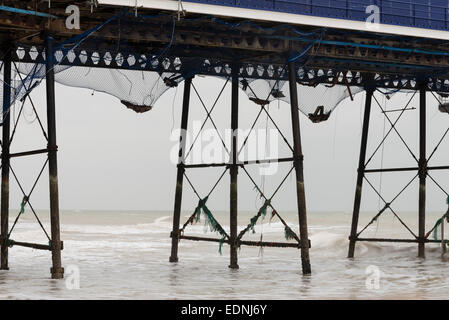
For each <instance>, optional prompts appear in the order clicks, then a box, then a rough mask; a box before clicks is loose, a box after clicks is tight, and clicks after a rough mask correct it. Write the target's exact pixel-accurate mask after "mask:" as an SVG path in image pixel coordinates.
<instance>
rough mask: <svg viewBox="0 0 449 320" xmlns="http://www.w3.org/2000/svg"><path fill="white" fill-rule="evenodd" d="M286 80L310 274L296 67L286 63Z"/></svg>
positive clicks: (304, 255)
mask: <svg viewBox="0 0 449 320" xmlns="http://www.w3.org/2000/svg"><path fill="white" fill-rule="evenodd" d="M288 78H289V84H290V106H291V113H292V129H293V130H292V131H293V158H294V165H295V171H296V199H297V203H298V215H299V237H300V240H301V262H302V273H303V274H311V273H312V268H311V266H310V257H309V234H308V230H307V210H306V195H305V189H304V155H303V153H302V145H301V130H300V124H299V111H298V88H297V87H296V66H295V63H294V62H289V63H288Z"/></svg>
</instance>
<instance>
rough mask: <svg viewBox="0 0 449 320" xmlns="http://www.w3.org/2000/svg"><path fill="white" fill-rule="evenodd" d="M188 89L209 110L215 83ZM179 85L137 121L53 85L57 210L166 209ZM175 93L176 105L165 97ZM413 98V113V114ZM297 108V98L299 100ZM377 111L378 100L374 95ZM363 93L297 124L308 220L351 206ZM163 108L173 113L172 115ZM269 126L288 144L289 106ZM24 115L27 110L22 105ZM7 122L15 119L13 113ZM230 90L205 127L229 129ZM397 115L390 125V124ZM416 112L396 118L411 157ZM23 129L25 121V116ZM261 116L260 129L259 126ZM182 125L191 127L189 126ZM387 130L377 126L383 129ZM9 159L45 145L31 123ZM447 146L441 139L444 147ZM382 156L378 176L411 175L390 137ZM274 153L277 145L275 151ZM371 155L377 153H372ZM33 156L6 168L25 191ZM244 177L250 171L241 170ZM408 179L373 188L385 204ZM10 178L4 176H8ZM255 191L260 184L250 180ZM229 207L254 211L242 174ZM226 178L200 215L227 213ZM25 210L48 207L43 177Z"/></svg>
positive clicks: (210, 176) (406, 205)
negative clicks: (384, 170) (311, 214)
mask: <svg viewBox="0 0 449 320" xmlns="http://www.w3.org/2000/svg"><path fill="white" fill-rule="evenodd" d="M194 81H195V84H196V86H197V88H198V90H199V91H200V92H201V93H202V94H203V98H204V99H205V102H206V104H208V105H207V106H208V107H210V105H211V104H212V103H213V100H214V99H215V97H216V94H217V93H218V92H219V90H220V88H221V86H222V85H223V83H224V82H223V81H222V80H219V79H212V78H196V79H195V80H194ZM182 89H183V85H181V86H180V87H179V88H178V89H177V90H176V89H171V90H169V91H168V92H167V93H165V94H164V95H163V96H162V98H161V99H160V100H159V101H158V102H157V103H156V105H155V106H154V108H153V110H152V111H150V112H148V113H146V114H135V113H134V112H133V111H130V110H128V109H126V108H125V107H124V106H123V105H122V104H121V103H120V102H119V101H118V100H117V99H116V98H114V97H112V96H108V95H106V94H102V93H98V92H95V93H94V94H92V91H89V90H85V89H78V88H69V87H65V86H61V85H57V87H56V99H57V109H56V110H57V121H58V123H57V134H58V145H59V150H60V152H59V163H58V165H59V182H60V203H61V208H62V209H77V210H83V209H92V210H172V207H173V198H174V189H175V177H176V167H175V166H174V165H173V164H172V163H171V162H170V158H169V155H170V150H171V149H172V148H173V146H174V143H173V142H171V141H170V133H171V130H172V127H173V119H174V128H177V127H178V126H179V122H180V111H181V101H182ZM175 93H177V94H176V98H175ZM32 97H33V99H34V101H35V102H36V105H37V106H38V110H39V111H40V112H41V117H42V118H43V120H44V123H45V119H46V116H45V84H42V85H41V86H40V87H39V88H37V89H36V90H35V91H34V92H33V93H32ZM410 97H411V95H406V94H397V95H396V96H394V97H393V98H392V99H391V100H390V101H388V107H389V108H390V109H396V108H401V107H403V105H404V104H405V102H406V101H407V99H408V98H410ZM416 98H417V97H415V100H414V103H412V105H413V106H417V101H418V100H417V99H416ZM300 99H301V97H300ZM378 99H379V101H380V102H381V103H382V104H383V101H384V98H383V97H382V96H381V95H378ZM363 100H364V94H359V95H357V96H356V98H355V101H350V100H349V99H348V100H346V101H345V102H344V103H342V104H341V105H340V106H339V107H338V108H337V109H336V111H335V112H334V113H333V114H332V116H331V118H330V120H329V121H327V122H326V123H322V124H318V125H317V124H312V123H311V122H310V121H309V120H308V119H306V117H304V116H303V115H301V129H302V140H303V145H304V153H305V180H306V181H305V182H306V195H307V207H308V209H309V211H336V212H341V211H345V212H349V211H351V209H352V202H353V198H354V190H355V180H356V167H357V162H358V154H359V146H360V135H361V121H362V120H361V119H362V114H361V110H362V108H361V106H363ZM191 104H192V105H191V114H190V120H191V121H193V120H202V119H203V118H204V110H203V109H202V107H201V105H200V104H199V102H198V100H197V99H196V98H195V97H194V95H192V103H191ZM172 108H173V109H172ZM257 108H258V106H257V105H255V104H254V103H252V102H250V101H249V100H248V99H247V97H246V95H245V94H244V93H243V92H241V95H240V126H241V127H242V128H249V127H250V125H251V123H252V121H253V119H254V118H255V116H256V114H257V111H258V109H257ZM270 108H271V110H273V112H274V113H273V117H274V118H275V119H276V121H278V123H279V126H280V127H281V128H283V129H284V132H285V134H286V135H287V137H288V138H289V139H290V138H291V129H290V126H291V122H290V118H289V115H290V113H289V106H288V105H286V104H283V103H282V104H280V105H279V106H278V103H277V102H275V103H272V105H271V107H270ZM26 111H27V113H29V111H30V105H29V103H27V105H26ZM16 113H17V111H16ZM229 113H230V88H228V90H227V91H225V97H224V98H223V99H222V100H220V102H219V103H218V105H217V107H216V110H215V111H214V114H213V115H214V118H216V119H217V124H218V125H219V126H220V127H221V128H223V129H224V128H229V126H230V116H229ZM427 113H428V118H429V120H428V126H429V140H428V141H429V142H428V153H430V152H431V151H432V150H433V147H434V146H435V144H436V143H437V142H438V140H439V138H440V137H441V135H442V134H443V133H444V131H445V130H446V129H447V127H448V120H449V115H447V114H441V113H439V112H438V111H437V103H436V101H435V99H434V98H433V97H432V96H431V95H430V94H429V95H428V112H427ZM397 115H398V113H392V114H390V116H391V117H392V118H393V119H395V117H397ZM417 116H418V113H417V111H409V112H406V114H405V116H404V118H403V120H401V122H400V125H399V128H400V129H401V131H402V132H403V133H404V138H405V139H406V140H407V141H409V142H410V146H411V148H412V150H413V151H414V152H415V154H417V150H418V118H417ZM26 118H27V119H28V120H32V119H30V118H32V116H30V115H28V116H27V117H26ZM265 120H266V119H265V117H262V119H261V121H260V126H259V127H261V128H263V127H265ZM190 123H191V122H190ZM383 127H384V119H383V116H382V115H381V113H380V112H379V109H378V107H377V106H375V105H373V115H372V123H371V130H370V143H369V150H370V151H369V152H368V153H369V154H371V153H372V151H373V150H374V148H375V147H376V146H377V144H378V142H379V141H380V139H381V138H382V135H383ZM388 129H389V125H388V123H386V130H388ZM15 139H16V140H15V141H14V144H13V147H12V150H13V151H23V150H28V149H38V148H41V147H43V146H45V143H44V140H43V138H42V139H41V138H40V135H39V127H38V125H37V122H34V123H32V124H30V123H28V121H22V122H21V123H20V124H19V128H18V133H17V136H16V138H15ZM448 140H449V139H448ZM387 141H388V143H387V145H386V147H385V150H384V167H395V166H413V161H414V160H413V159H412V158H411V157H410V155H409V154H408V153H407V149H405V147H403V145H402V143H401V142H400V140H399V139H398V138H397V136H396V134H395V133H394V132H393V133H392V134H391V136H390V137H389V139H388V140H387ZM279 144H280V145H282V141H280V142H279ZM447 147H448V141H446V142H445V143H443V145H442V146H441V148H440V150H439V151H438V153H437V154H436V155H435V159H434V161H433V164H434V165H443V164H445V165H447V163H448V160H449V159H448V158H449V153H448V152H447V150H448V149H447ZM287 151H288V149H286V148H284V147H282V148H281V154H280V156H289V154H288V152H287ZM380 151H381V150H380ZM380 154H381V153H380V152H379V156H377V157H375V158H374V159H373V162H372V168H375V167H380V163H381V157H380ZM44 159H45V158H44V157H43V156H34V157H28V158H26V159H25V158H24V159H13V163H12V164H13V168H14V169H15V171H16V172H17V174H18V176H19V177H20V178H21V179H23V181H24V182H25V183H24V185H25V187H26V189H29V188H30V187H31V184H32V180H33V179H34V177H35V176H36V175H37V173H38V170H39V169H40V168H39V166H41V164H42V163H43V161H44ZM288 169H289V167H288V165H283V166H281V167H280V170H279V171H280V172H279V174H278V175H276V176H274V177H269V178H267V179H266V182H265V188H266V190H267V193H268V194H271V191H270V190H274V188H275V187H276V185H277V183H279V182H280V181H281V180H282V178H283V175H284V174H285V173H286V172H287V170H288ZM220 170H221V169H203V170H197V171H195V172H192V173H191V174H190V176H191V178H192V181H194V182H195V183H196V184H197V185H198V186H199V190H200V192H202V193H203V194H205V193H207V192H208V189H209V188H210V186H212V185H213V184H214V182H215V181H214V179H216V177H217V178H218V176H219V175H220V173H221V171H220ZM251 172H252V173H253V174H256V173H257V171H254V170H253V169H251ZM434 176H435V178H437V180H438V181H439V182H440V183H441V184H442V185H443V186H444V187H448V188H449V182H448V174H447V173H443V172H442V173H438V174H435V175H434ZM412 177H413V173H407V174H402V173H400V174H386V175H384V177H383V183H382V189H383V193H384V194H385V197H386V199H387V200H391V198H393V197H394V195H395V194H394V193H395V192H399V191H400V190H401V189H402V187H403V186H404V185H405V184H406V183H407V182H408V180H409V179H411V178H412ZM11 178H12V177H11ZM256 178H257V179H256V180H257V181H258V182H261V178H260V177H259V176H256ZM372 181H373V184H374V185H375V186H376V187H378V186H379V175H377V174H376V175H373V176H372ZM239 183H240V186H239V206H240V209H241V210H255V209H257V208H258V207H259V206H260V204H261V201H260V200H258V198H257V195H256V193H255V191H254V190H253V188H252V186H251V185H250V183H249V181H248V179H247V178H246V177H245V175H244V174H243V173H240V174H239ZM428 185H429V194H428V209H429V210H431V211H443V210H444V208H445V207H446V205H445V196H444V194H443V193H442V192H441V191H440V190H438V189H437V188H436V187H434V184H433V183H432V182H431V181H429V182H428ZM185 190H186V191H185V193H184V202H183V204H184V205H183V209H184V210H192V209H193V208H194V207H195V205H196V203H197V199H196V198H195V196H194V194H193V193H192V192H191V190H190V187H189V186H187V185H186V188H185ZM417 190H418V187H417V181H415V183H414V184H413V185H412V186H411V187H410V189H409V190H408V191H407V192H405V193H404V194H403V196H402V197H401V198H400V199H398V201H397V205H396V206H395V208H397V209H398V210H400V211H413V212H414V211H416V208H417V204H418V198H417ZM364 191H366V193H365V196H364V199H363V205H362V210H364V211H375V210H377V208H378V207H379V202H378V201H379V200H378V197H377V196H375V194H374V193H373V192H372V190H370V189H369V186H368V185H366V184H365V188H364ZM228 192H229V178H228V175H226V179H224V180H223V181H222V183H221V185H220V187H219V188H218V189H217V190H216V193H214V194H213V195H212V197H211V199H210V204H211V205H210V206H211V207H213V208H216V210H227V209H228V203H229V200H228ZM294 192H295V185H294V179H293V176H292V177H291V178H289V179H288V180H287V182H286V184H285V186H284V188H283V189H282V190H281V192H280V194H279V196H277V197H276V198H275V199H276V200H275V203H276V205H277V206H278V207H279V208H280V209H281V210H289V211H292V210H294V209H295V207H296V200H295V197H294ZM20 202H21V196H20V193H19V190H18V189H17V186H16V184H15V183H14V182H12V183H11V206H12V207H13V208H14V207H18V206H19V204H20ZM32 203H33V205H34V206H35V207H38V208H47V207H48V176H46V175H44V176H43V177H42V179H41V182H40V184H39V186H38V187H37V189H36V191H35V193H34V194H33V197H32Z"/></svg>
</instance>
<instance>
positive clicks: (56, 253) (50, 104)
mask: <svg viewBox="0 0 449 320" xmlns="http://www.w3.org/2000/svg"><path fill="white" fill-rule="evenodd" d="M53 41H54V40H53V38H52V37H50V36H47V37H46V39H45V46H46V56H47V59H46V60H47V62H46V89H47V126H48V171H49V176H50V222H51V254H52V262H53V267H52V268H51V269H50V271H51V277H52V279H62V278H63V277H64V269H63V268H62V266H61V249H62V243H61V234H60V227H59V194H58V158H57V150H58V146H57V144H56V115H55V74H54V62H53V56H54V54H53Z"/></svg>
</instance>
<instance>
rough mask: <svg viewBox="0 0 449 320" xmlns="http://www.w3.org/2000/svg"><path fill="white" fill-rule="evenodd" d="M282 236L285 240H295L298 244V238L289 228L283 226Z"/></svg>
mask: <svg viewBox="0 0 449 320" xmlns="http://www.w3.org/2000/svg"><path fill="white" fill-rule="evenodd" d="M284 234H285V240H296V241H298V242H299V239H298V236H297V235H296V233H295V232H294V231H293V230H292V229H291V228H290V227H289V226H285V229H284Z"/></svg>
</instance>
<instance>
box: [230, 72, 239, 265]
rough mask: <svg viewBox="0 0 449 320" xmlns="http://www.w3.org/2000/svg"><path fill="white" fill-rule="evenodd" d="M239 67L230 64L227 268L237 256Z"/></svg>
mask: <svg viewBox="0 0 449 320" xmlns="http://www.w3.org/2000/svg"><path fill="white" fill-rule="evenodd" d="M238 69H239V67H238V66H237V65H233V66H232V102H231V103H232V105H231V109H232V110H231V130H232V146H231V159H230V160H231V161H232V163H231V166H230V174H231V185H230V229H231V232H230V238H231V239H230V248H231V253H230V255H231V257H230V258H231V264H230V265H229V268H231V269H238V268H239V265H238V256H237V249H238V248H237V243H236V239H237V210H238V204H237V175H238V164H237V161H238V159H237V142H238V141H237V138H238V137H237V130H238V127H239V120H238V114H239V71H238Z"/></svg>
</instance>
